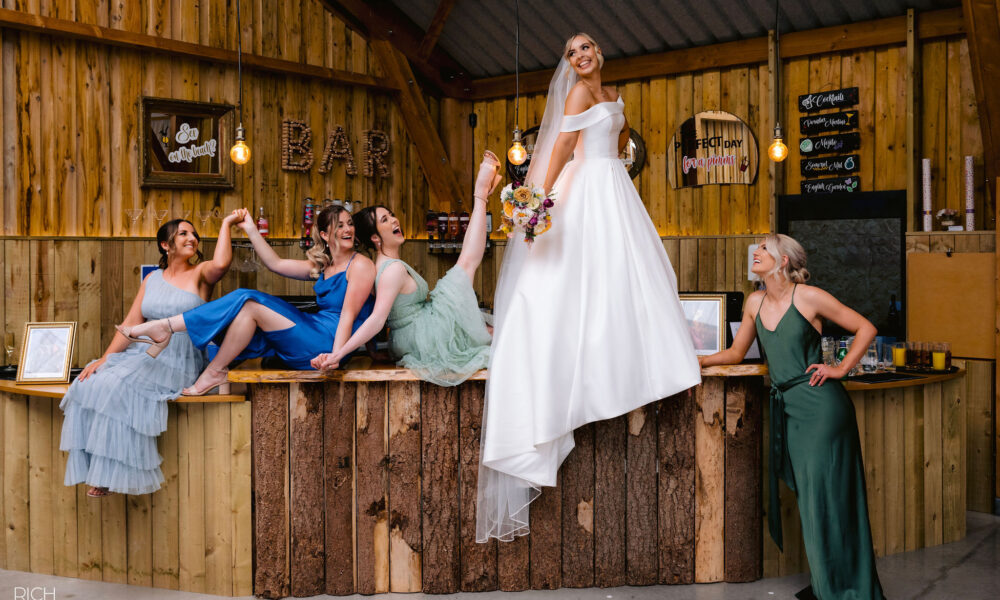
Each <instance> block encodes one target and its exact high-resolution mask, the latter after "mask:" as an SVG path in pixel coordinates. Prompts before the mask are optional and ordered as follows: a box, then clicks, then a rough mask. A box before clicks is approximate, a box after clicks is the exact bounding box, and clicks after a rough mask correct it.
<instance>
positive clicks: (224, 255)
mask: <svg viewBox="0 0 1000 600" xmlns="http://www.w3.org/2000/svg"><path fill="white" fill-rule="evenodd" d="M246 212H247V210H246V209H245V208H237V209H236V210H234V211H233V212H231V213H229V214H228V215H226V218H224V219H222V226H221V227H219V241H218V242H217V243H216V244H215V253H214V254H213V255H212V260H207V261H205V262H203V263H201V264H199V265H198V268H199V269H200V271H201V278H202V280H204V281H205V283H207V284H208V285H215V284H216V283H217V282H218V281H219V280H220V279H222V276H223V275H225V274H226V271H228V270H229V265H230V264H232V262H233V237H232V233H231V232H230V228H231V227H232V226H233V225H236V224H237V223H239V222H240V221H242V220H243V218H244V217H245V216H246Z"/></svg>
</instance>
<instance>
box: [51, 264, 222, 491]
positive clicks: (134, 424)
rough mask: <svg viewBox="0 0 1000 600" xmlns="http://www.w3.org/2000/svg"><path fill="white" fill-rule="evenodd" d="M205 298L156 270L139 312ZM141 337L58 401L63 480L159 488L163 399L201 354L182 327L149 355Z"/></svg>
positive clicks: (188, 379)
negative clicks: (64, 453) (156, 353)
mask: <svg viewBox="0 0 1000 600" xmlns="http://www.w3.org/2000/svg"><path fill="white" fill-rule="evenodd" d="M204 303H205V301H204V300H202V299H201V297H200V296H198V295H197V294H195V293H193V292H188V291H186V290H182V289H180V288H178V287H175V286H173V285H171V284H170V283H167V281H166V280H164V279H163V271H162V270H160V269H157V270H156V271H153V272H152V273H150V274H149V275H148V276H147V277H146V291H145V294H144V295H143V299H142V316H143V317H144V318H145V319H147V320H151V319H162V318H165V317H169V316H172V315H176V314H178V313H181V312H184V311H186V310H190V309H192V308H194V307H196V306H199V305H201V304H204ZM148 348H149V346H148V345H146V344H130V345H129V347H128V348H126V349H125V350H124V351H123V352H118V353H116V354H112V355H110V356H109V357H108V360H107V361H106V362H105V363H104V365H103V366H101V368H100V369H98V370H97V372H96V373H94V374H92V375H91V376H90V377H88V378H87V379H85V380H83V381H79V380H77V381H74V382H73V384H72V385H70V386H69V390H68V391H67V392H66V395H65V396H64V397H63V400H62V403H60V404H59V408H61V409H62V410H63V412H64V413H65V414H66V418H65V421H64V422H63V429H62V438H61V441H60V443H59V449H60V450H65V451H68V452H69V459H68V461H67V463H66V478H65V481H64V483H65V484H66V485H76V484H78V483H84V482H86V483H87V484H89V485H92V486H95V487H104V488H108V489H109V490H111V491H112V492H119V493H122V494H149V493H152V492H155V491H156V490H158V489H160V484H161V483H163V473H161V472H160V462H162V459H161V458H160V454H159V452H157V449H156V438H157V436H159V435H160V434H161V433H163V431H164V430H166V428H167V401H168V400H173V399H174V398H177V397H178V396H179V395H180V393H181V390H182V389H183V388H185V387H187V386H189V385H191V384H193V383H194V382H195V380H196V379H197V378H198V374H199V373H201V371H202V369H204V367H205V358H204V354H203V353H202V352H201V351H200V350H198V349H197V348H195V347H194V345H193V344H192V343H191V340H190V339H189V338H188V336H187V334H186V333H175V334H174V335H173V337H172V338H171V339H170V344H168V345H167V347H166V348H164V349H163V351H162V352H160V355H159V357H157V358H155V359H154V358H152V357H150V356H149V355H148V354H146V350H147V349H148Z"/></svg>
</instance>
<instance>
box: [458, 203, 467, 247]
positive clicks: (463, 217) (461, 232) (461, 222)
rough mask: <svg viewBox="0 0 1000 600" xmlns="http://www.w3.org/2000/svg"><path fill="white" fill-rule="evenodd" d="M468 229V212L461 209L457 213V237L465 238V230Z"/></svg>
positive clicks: (461, 239)
mask: <svg viewBox="0 0 1000 600" xmlns="http://www.w3.org/2000/svg"><path fill="white" fill-rule="evenodd" d="M468 230H469V213H467V212H466V211H464V210H463V211H462V212H461V213H459V215H458V239H459V240H460V241H464V240H465V232H466V231H468Z"/></svg>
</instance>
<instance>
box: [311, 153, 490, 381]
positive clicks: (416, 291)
mask: <svg viewBox="0 0 1000 600" xmlns="http://www.w3.org/2000/svg"><path fill="white" fill-rule="evenodd" d="M499 166H500V161H499V160H497V158H496V156H495V155H494V154H493V153H492V152H489V151H487V152H486V154H485V155H484V156H483V162H482V164H481V165H480V168H479V175H478V177H477V179H476V187H475V192H474V193H473V196H474V200H473V202H474V206H473V210H472V217H471V218H470V219H469V227H468V230H467V231H466V233H465V240H464V242H463V244H462V252H461V254H459V256H458V261H457V264H456V265H455V266H454V267H452V268H451V269H449V270H448V272H447V273H446V274H445V276H444V277H442V278H441V279H440V280H439V281H438V282H437V285H436V286H435V287H434V289H433V290H432V291H431V292H430V294H429V295H428V289H427V282H426V281H424V278H423V277H421V276H420V274H419V273H417V272H416V271H414V270H413V268H412V267H410V265H408V264H406V263H405V262H403V261H402V260H400V258H399V251H400V248H401V247H402V245H403V243H404V242H405V241H406V236H405V235H404V234H403V230H402V227H401V226H400V224H399V219H397V218H396V216H395V215H394V214H392V211H390V210H389V209H388V208H386V207H384V206H373V207H369V208H364V209H362V210H360V211H358V213H357V214H356V215H355V219H356V220H357V226H358V239H359V240H360V242H361V243H363V244H365V245H366V246H368V247H369V248H370V249H371V250H373V251H375V253H376V266H377V268H378V274H377V276H376V282H377V283H376V293H375V307H374V309H373V311H372V314H371V317H369V318H368V319H367V320H366V321H365V322H364V324H363V325H362V326H361V327H360V328H359V329H358V330H357V332H356V333H355V334H354V335H353V336H352V337H351V339H350V340H349V341H348V342H347V344H346V345H345V346H344V347H342V348H341V349H339V350H338V349H336V348H335V349H334V351H333V352H331V353H325V354H322V355H319V356H317V357H316V358H315V359H314V360H313V361H312V365H313V366H314V367H316V368H317V369H335V368H336V367H337V366H338V365H339V364H340V363H342V362H343V361H344V359H345V358H346V351H347V350H349V349H351V348H353V347H357V346H359V345H361V344H364V343H366V342H367V341H368V340H370V339H371V338H372V337H373V336H374V335H375V334H377V333H378V332H379V331H381V330H382V327H383V326H384V325H385V324H386V323H388V324H389V344H390V347H391V350H392V353H393V355H395V357H396V358H397V359H399V364H400V365H401V366H403V367H406V368H408V369H410V370H412V371H413V372H414V373H415V374H416V375H417V376H418V377H419V378H420V379H423V380H424V381H429V382H431V383H435V384H437V385H443V386H453V385H458V384H459V383H461V382H463V381H465V380H466V379H468V378H469V376H471V375H472V374H473V373H475V372H476V371H478V370H480V369H483V368H486V365H487V363H488V362H489V356H490V342H491V340H492V335H491V333H490V331H489V329H488V327H487V325H486V322H485V320H484V318H483V313H482V312H481V311H480V310H479V301H478V300H477V299H476V292H475V290H474V289H473V288H472V281H473V279H475V276H476V270H477V269H479V264H480V263H481V262H482V260H483V251H484V250H485V248H486V234H487V232H486V198H487V197H489V195H490V193H491V192H492V191H493V189H494V188H496V186H497V184H499V183H500V179H501V177H500V175H499V174H498V172H497V171H498V169H499Z"/></svg>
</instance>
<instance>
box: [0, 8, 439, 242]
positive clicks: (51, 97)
mask: <svg viewBox="0 0 1000 600" xmlns="http://www.w3.org/2000/svg"><path fill="white" fill-rule="evenodd" d="M241 4H242V6H241V10H242V14H241V19H242V28H243V32H242V40H243V50H244V52H248V53H254V54H258V55H262V56H266V57H270V58H280V59H284V60H289V61H295V62H299V63H306V64H310V65H319V66H325V67H329V68H334V69H342V70H348V71H353V72H358V73H364V74H371V75H380V73H379V67H378V64H377V61H376V60H375V59H374V57H373V55H372V53H371V52H370V51H369V48H368V44H367V42H366V41H365V40H364V38H362V37H361V36H359V35H358V34H356V33H353V32H351V31H350V30H348V29H346V28H345V26H344V24H343V22H341V21H339V20H338V19H336V18H334V17H333V16H332V15H331V14H330V13H329V12H328V11H327V10H325V9H324V8H323V6H322V2H321V1H320V0H297V1H294V2H291V1H290V2H286V1H284V0H259V1H257V2H250V1H247V2H243V3H241ZM3 7H4V8H9V9H16V10H20V11H24V12H29V13H34V14H40V15H44V16H50V17H57V18H61V19H67V20H73V21H77V22H80V23H87V24H94V25H99V26H103V27H110V28H115V29H122V30H127V31H130V32H135V33H142V34H147V35H152V36H157V37H163V38H167V39H172V40H180V41H184V42H190V43H196V44H201V45H205V46H211V47H216V48H224V49H228V50H235V49H236V37H237V31H236V15H235V9H236V5H235V2H232V1H231V0H230V1H223V0H213V1H211V2H208V1H204V0H201V1H199V0H135V1H130V2H112V1H110V0H49V1H47V2H45V1H40V0H27V1H25V0H18V1H16V2H15V1H14V0H4V1H3ZM0 39H2V61H0V63H2V67H0V72H2V73H0V79H2V82H3V83H2V87H0V95H2V107H3V118H2V120H0V139H2V142H3V156H4V160H3V177H2V179H0V195H2V198H3V201H2V206H0V220H2V222H3V230H2V232H3V233H4V234H6V235H33V236H36V235H46V236H52V235H57V236H88V237H110V236H151V235H153V234H155V231H156V228H157V227H158V225H159V221H158V220H157V219H154V218H153V217H152V216H151V213H150V212H148V211H147V213H146V214H145V216H144V217H143V218H142V219H141V220H140V221H138V222H137V223H136V226H132V224H131V223H130V219H129V218H128V217H127V216H126V214H125V210H126V209H130V208H147V209H151V210H157V209H158V210H168V214H167V218H174V217H181V216H185V215H187V217H188V218H189V219H191V220H192V221H193V222H195V224H196V225H199V223H198V221H197V219H196V216H195V215H196V214H197V211H198V210H208V209H212V208H213V207H217V208H219V209H220V210H221V211H226V212H228V211H230V210H232V209H234V208H237V207H240V206H246V207H252V208H254V210H255V211H256V209H257V207H264V211H265V213H266V214H267V216H268V217H269V219H270V226H271V235H272V236H276V237H297V236H299V235H301V218H302V199H303V198H304V197H306V196H311V197H313V198H315V199H320V200H322V199H323V198H350V199H352V200H355V201H360V202H362V203H363V204H370V203H372V202H374V201H375V200H376V199H378V200H379V201H385V202H389V199H390V198H391V199H392V203H393V204H394V207H395V208H396V209H397V213H398V214H400V216H401V217H403V218H404V221H403V222H404V225H408V224H410V221H409V220H407V219H408V218H409V216H410V215H414V216H413V219H414V221H413V224H414V226H412V227H410V229H411V230H416V229H418V228H417V227H416V225H417V224H420V225H422V222H423V214H424V212H423V211H424V209H425V207H426V205H427V185H426V182H425V181H424V179H423V176H422V174H421V173H420V172H419V168H418V167H417V166H415V165H416V162H417V161H416V160H412V152H413V150H412V148H411V145H410V143H409V141H408V139H407V137H406V134H405V132H404V131H403V126H402V123H401V120H400V119H399V118H398V116H397V112H396V110H395V108H394V107H393V103H392V99H391V97H390V96H389V94H387V93H381V92H377V91H369V90H367V89H365V88H360V87H357V88H355V87H349V86H340V85H334V84H331V83H328V82H325V81H321V80H318V79H309V78H306V77H301V76H297V75H288V76H283V75H274V74H269V73H264V72H261V71H252V70H247V69H244V72H243V79H244V80H243V101H244V106H243V124H244V125H245V127H246V128H247V137H248V143H249V144H250V147H251V149H252V152H253V157H252V160H251V161H250V163H248V164H247V165H245V166H243V167H236V170H235V172H236V187H235V188H234V189H233V190H227V191H197V190H169V189H162V188H161V189H156V188H142V187H140V177H139V173H138V145H139V144H138V127H139V123H138V118H139V110H138V103H139V98H140V96H143V95H148V96H160V97H170V98H177V99H183V100H202V101H211V102H221V103H229V104H233V105H236V104H237V103H238V100H239V94H238V92H239V90H238V89H237V87H238V86H237V71H236V67H235V66H222V65H218V64H213V63H209V62H205V61H197V60H189V59H183V58H177V57H172V56H169V55H165V54H153V53H147V52H144V51H138V50H132V49H128V48H119V47H112V46H107V45H102V44H96V43H90V42H85V41H74V40H70V39H67V38H64V37H57V36H49V35H40V34H36V33H28V32H20V31H14V30H11V29H2V30H0ZM431 111H432V117H433V118H435V119H436V118H437V116H436V115H437V104H436V102H432V103H431ZM284 118H295V119H300V120H303V121H305V122H306V123H308V124H309V126H310V127H311V128H312V130H313V152H314V155H315V157H316V164H315V165H314V166H313V169H312V170H311V171H308V172H307V173H300V172H295V171H284V170H282V169H281V168H280V160H281V158H280V128H281V121H282V119H284ZM336 125H342V126H344V127H345V129H346V130H347V132H348V135H349V136H350V139H351V146H352V149H353V150H354V152H355V160H356V161H357V162H359V163H360V160H361V150H362V145H361V138H362V136H363V132H364V131H365V130H366V129H371V128H377V129H382V130H384V131H386V132H387V133H389V134H390V136H391V138H392V142H393V146H394V147H393V153H392V156H391V158H390V166H391V169H392V173H391V176H390V177H389V178H387V179H373V178H368V177H364V176H363V175H361V174H360V168H359V174H358V175H357V176H354V177H349V176H347V175H346V174H345V172H344V170H343V169H342V168H334V169H333V170H332V171H331V172H330V173H327V174H325V175H324V174H320V173H319V171H318V164H319V158H320V157H321V156H322V150H323V144H324V141H325V139H326V133H327V131H329V130H330V129H332V128H333V127H334V126H336ZM220 150H221V151H222V152H224V153H225V152H228V146H226V147H224V148H221V149H220ZM224 160H228V158H224Z"/></svg>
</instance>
